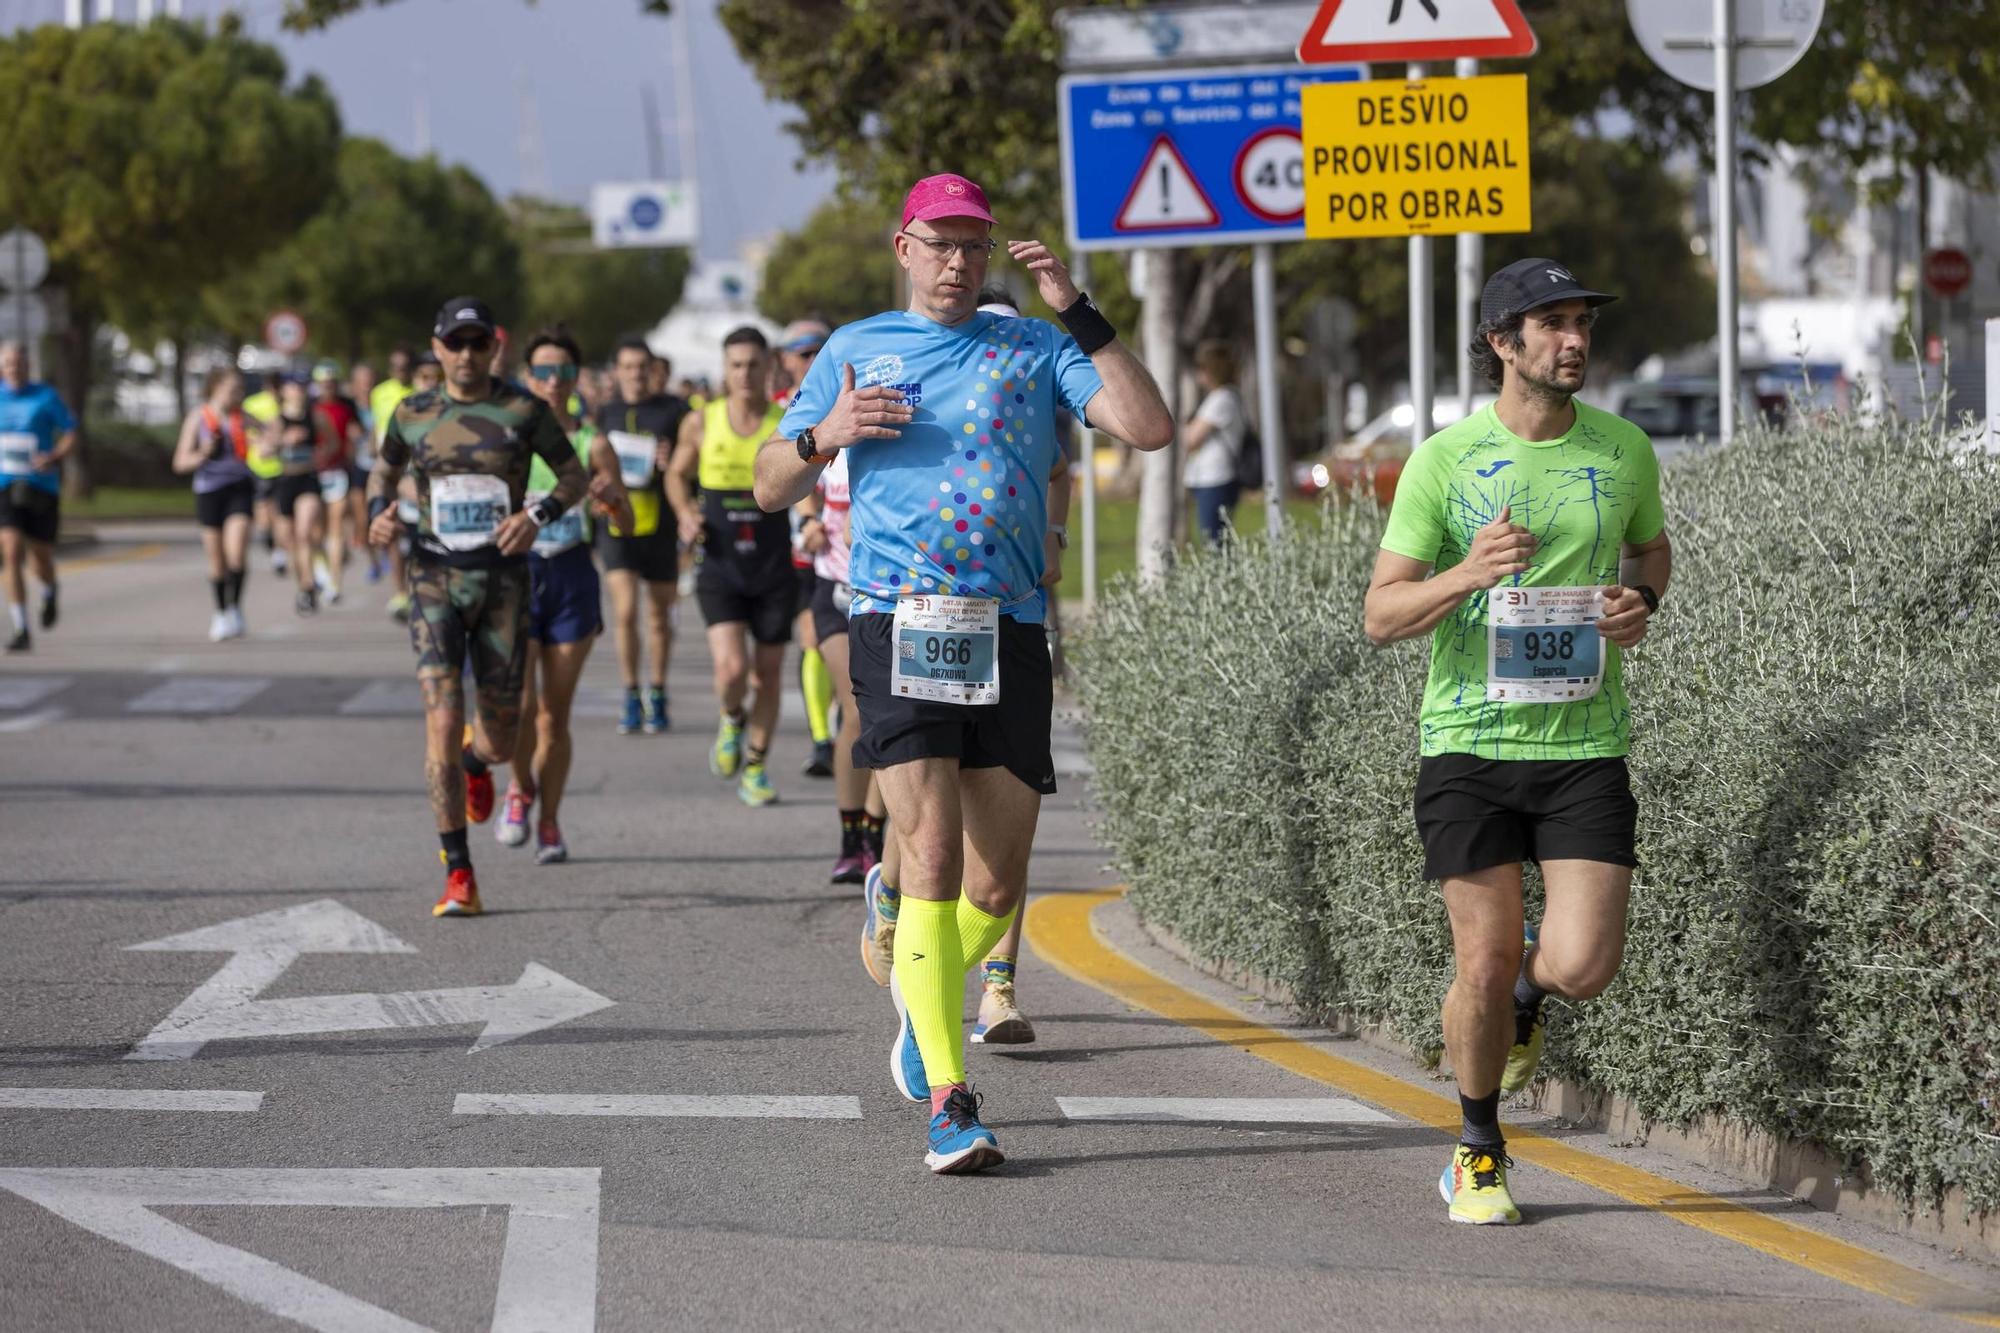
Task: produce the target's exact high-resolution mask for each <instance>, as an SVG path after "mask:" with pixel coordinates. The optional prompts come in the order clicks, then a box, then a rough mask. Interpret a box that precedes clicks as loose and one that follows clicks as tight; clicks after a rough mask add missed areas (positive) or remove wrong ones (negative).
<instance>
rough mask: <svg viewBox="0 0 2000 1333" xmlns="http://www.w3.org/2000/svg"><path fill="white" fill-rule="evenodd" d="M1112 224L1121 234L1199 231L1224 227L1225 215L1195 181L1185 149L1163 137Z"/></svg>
mask: <svg viewBox="0 0 2000 1333" xmlns="http://www.w3.org/2000/svg"><path fill="white" fill-rule="evenodd" d="M1111 225H1112V226H1113V227H1116V228H1117V229H1118V230H1119V231H1182V230H1199V229H1200V228H1202V227H1219V226H1221V225H1222V215H1221V214H1220V213H1218V212H1216V211H1215V205H1214V204H1213V203H1212V202H1210V200H1209V197H1208V193H1207V191H1205V190H1203V189H1202V188H1201V182H1200V181H1198V180H1196V179H1195V178H1194V172H1193V171H1191V170H1190V169H1189V168H1188V164H1187V159H1186V158H1184V157H1182V156H1181V150H1180V149H1178V148H1176V147H1174V141H1173V140H1172V139H1171V138H1169V137H1168V136H1166V135H1164V134H1162V135H1161V136H1160V137H1159V138H1157V139H1155V140H1153V148H1152V151H1151V152H1149V153H1147V154H1146V164H1145V165H1144V166H1142V167H1140V168H1139V174H1138V176H1137V177H1136V178H1135V179H1134V180H1133V181H1132V188H1131V189H1130V190H1128V191H1126V193H1125V203H1124V205H1123V207H1121V208H1120V209H1119V210H1118V216H1117V217H1116V218H1115V219H1113V221H1112V224H1111Z"/></svg>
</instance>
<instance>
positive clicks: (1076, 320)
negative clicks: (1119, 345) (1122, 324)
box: [1056, 293, 1118, 356]
mask: <svg viewBox="0 0 2000 1333" xmlns="http://www.w3.org/2000/svg"><path fill="white" fill-rule="evenodd" d="M1056 318H1057V319H1060V320H1061V321H1062V322H1063V327H1064V328H1066V329H1068V330H1069V336H1070V337H1072V338H1074V339H1076V345H1077V347H1078V348H1079V349H1080V350H1081V351H1082V352H1083V354H1084V355H1085V356H1090V355H1092V354H1093V353H1095V352H1096V351H1097V350H1098V349H1099V348H1101V347H1104V346H1105V345H1107V344H1109V343H1112V342H1115V341H1116V340H1117V338H1118V330H1116V329H1114V328H1112V327H1111V321H1110V320H1108V319H1106V318H1105V317H1104V312H1103V311H1102V310H1099V309H1098V308H1097V307H1096V306H1094V305H1092V304H1091V301H1090V296H1089V294H1088V293H1079V294H1078V295H1077V298H1076V301H1075V303H1074V304H1072V305H1071V306H1070V308H1069V309H1067V310H1063V311H1058V312H1057V314H1056Z"/></svg>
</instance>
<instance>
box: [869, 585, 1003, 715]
mask: <svg viewBox="0 0 2000 1333" xmlns="http://www.w3.org/2000/svg"><path fill="white" fill-rule="evenodd" d="M895 631H896V632H895V643H896V656H895V664H894V666H893V668H892V670H891V679H890V682H889V687H890V689H892V690H894V691H895V692H896V693H897V694H900V695H902V696H904V697H905V698H910V699H929V700H932V701H934V702H936V703H946V704H997V703H999V702H1000V603H998V602H996V601H994V600H993V599H992V598H990V597H899V598H897V599H896V624H895Z"/></svg>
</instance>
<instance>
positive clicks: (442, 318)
mask: <svg viewBox="0 0 2000 1333" xmlns="http://www.w3.org/2000/svg"><path fill="white" fill-rule="evenodd" d="M495 327H496V326H495V323H494V319H493V310H492V307H490V306H488V305H487V304H486V302H484V301H482V300H480V299H479V298H478V297H476V296H454V297H452V298H451V299H450V300H449V301H446V302H445V303H444V305H443V306H442V307H441V308H440V309H439V310H438V316H437V323H436V324H433V325H432V326H431V333H432V334H433V335H435V336H436V337H439V338H449V337H451V335H452V334H454V333H459V332H461V331H463V330H465V329H477V330H478V331H479V332H481V333H483V334H485V335H486V336H487V337H489V338H491V337H492V336H493V330H494V328H495Z"/></svg>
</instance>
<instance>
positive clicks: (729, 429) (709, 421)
mask: <svg viewBox="0 0 2000 1333" xmlns="http://www.w3.org/2000/svg"><path fill="white" fill-rule="evenodd" d="M784 419H785V409H784V407H783V406H782V405H781V404H778V403H773V404H771V405H770V406H769V407H768V408H766V409H765V410H764V419H763V420H762V421H761V422H759V423H758V424H757V430H756V434H754V435H738V434H737V433H736V428H735V427H733V426H731V425H730V424H729V403H728V402H727V401H726V400H724V401H721V402H714V403H710V404H709V405H708V406H707V407H704V408H703V409H702V410H701V488H702V489H703V490H704V491H749V490H754V489H756V486H757V450H758V448H759V447H760V446H762V445H763V443H764V441H766V440H768V439H770V438H771V434H772V432H773V431H775V430H777V429H778V423H779V422H780V421H783V420H784Z"/></svg>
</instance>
